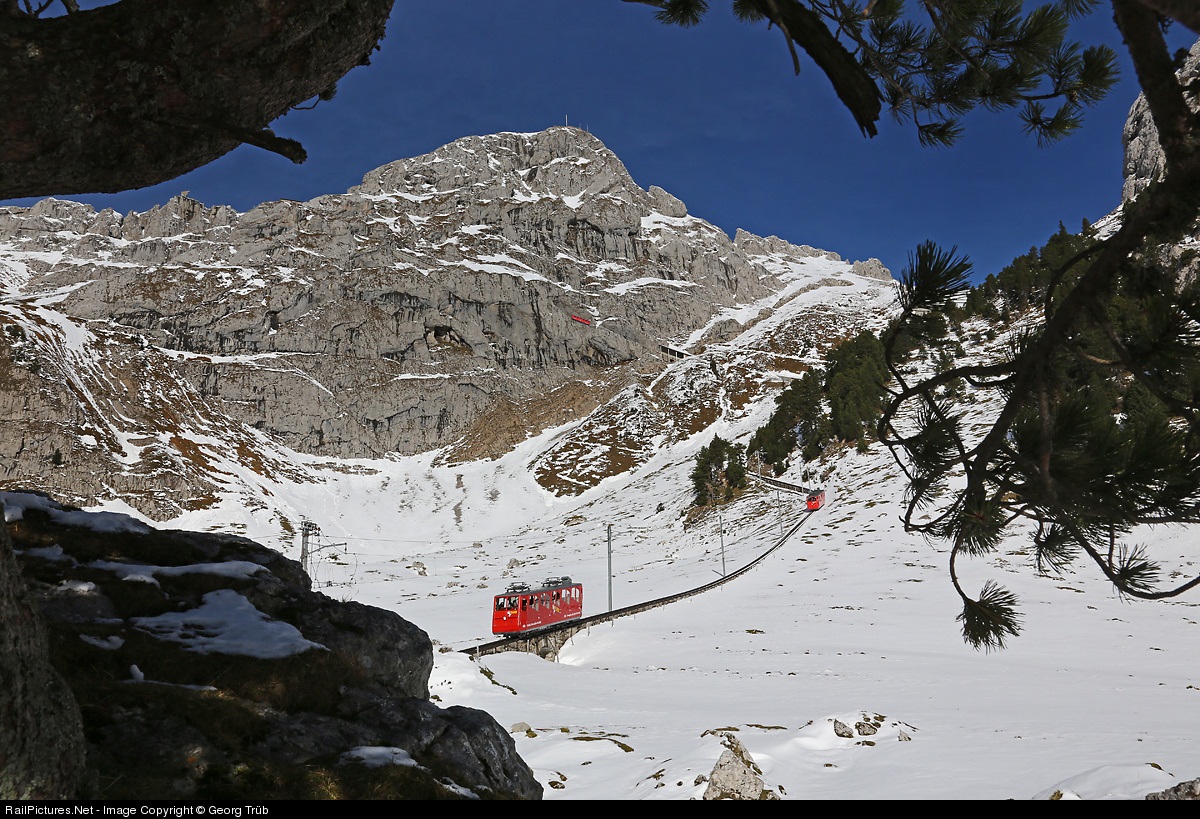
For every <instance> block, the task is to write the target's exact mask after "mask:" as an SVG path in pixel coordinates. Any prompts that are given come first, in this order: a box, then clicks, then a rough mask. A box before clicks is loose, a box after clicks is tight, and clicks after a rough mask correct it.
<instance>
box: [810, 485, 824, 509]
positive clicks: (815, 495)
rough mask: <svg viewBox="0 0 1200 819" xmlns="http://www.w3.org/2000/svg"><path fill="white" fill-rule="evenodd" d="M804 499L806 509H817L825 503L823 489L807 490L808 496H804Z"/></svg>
mask: <svg viewBox="0 0 1200 819" xmlns="http://www.w3.org/2000/svg"><path fill="white" fill-rule="evenodd" d="M806 501H807V503H808V511H810V512H815V511H817V510H818V509H820V508H821V507H822V506H824V505H825V490H824V489H820V490H818V491H816V492H809V493H808V498H806Z"/></svg>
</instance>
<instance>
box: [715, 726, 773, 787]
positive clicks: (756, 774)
mask: <svg viewBox="0 0 1200 819" xmlns="http://www.w3.org/2000/svg"><path fill="white" fill-rule="evenodd" d="M724 743H725V750H724V751H722V752H721V756H720V758H719V759H718V760H717V764H716V766H714V767H713V769H712V773H711V774H709V776H708V787H707V788H705V789H704V797H703V798H704V799H705V800H717V799H736V800H747V799H753V800H763V799H778V798H779V796H778V795H777V794H775V793H774V792H773V791H770V790H767V789H766V788H765V787H764V786H763V780H762V770H761V769H760V768H759V767H758V765H756V764H755V762H754V758H753V757H751V756H750V752H749V751H747V750H746V748H745V746H744V745H742V743H740V742H739V741H738V739H737V737H735V736H734V735H733V734H725V740H724ZM698 783H699V782H697V784H698Z"/></svg>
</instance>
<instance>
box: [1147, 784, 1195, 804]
mask: <svg viewBox="0 0 1200 819" xmlns="http://www.w3.org/2000/svg"><path fill="white" fill-rule="evenodd" d="M1146 798H1147V799H1154V800H1170V801H1176V800H1184V799H1187V800H1191V799H1200V779H1192V780H1189V781H1188V782H1180V783H1179V784H1178V785H1176V786H1175V787H1173V788H1167V789H1166V790H1165V791H1157V792H1156V793H1148V794H1146Z"/></svg>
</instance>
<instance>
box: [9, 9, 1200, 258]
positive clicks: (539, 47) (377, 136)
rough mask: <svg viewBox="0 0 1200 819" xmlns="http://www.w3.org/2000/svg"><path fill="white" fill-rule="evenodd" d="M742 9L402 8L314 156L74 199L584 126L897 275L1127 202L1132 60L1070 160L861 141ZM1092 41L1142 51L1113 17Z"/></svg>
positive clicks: (725, 217)
mask: <svg viewBox="0 0 1200 819" xmlns="http://www.w3.org/2000/svg"><path fill="white" fill-rule="evenodd" d="M728 6H729V4H728V3H727V2H724V0H718V2H715V3H713V10H712V12H710V14H709V16H708V17H707V18H706V19H705V20H704V22H703V23H702V24H701V25H700V26H698V27H696V28H692V29H680V28H675V27H667V26H663V25H660V24H658V23H656V22H655V21H654V19H653V9H651V8H650V7H648V6H644V5H641V4H638V3H624V2H620V0H570V2H562V0H456V2H454V3H446V2H444V1H443V0H397V3H396V7H395V10H394V12H393V14H392V19H391V22H390V24H389V27H388V34H387V37H386V38H385V39H384V40H383V42H382V48H381V50H380V51H379V52H377V53H376V54H375V55H374V57H373V64H372V65H371V66H370V67H365V68H358V69H355V70H354V71H352V72H351V73H350V74H349V75H347V77H345V78H344V79H343V80H342V82H341V83H340V84H339V90H338V95H337V97H336V98H335V99H333V100H332V101H329V102H322V103H321V104H319V105H318V106H317V107H316V108H315V109H314V110H311V111H296V112H293V113H291V114H289V115H287V116H286V117H283V118H282V119H280V120H277V121H276V123H275V125H274V128H275V131H276V133H278V134H280V135H282V136H288V137H292V138H295V139H299V140H300V141H301V142H302V143H303V144H304V145H305V147H306V148H307V150H308V154H309V160H308V162H306V163H305V164H303V165H294V164H292V163H291V162H289V161H287V160H286V159H283V158H282V157H278V156H275V155H273V154H270V153H267V152H265V151H262V150H260V149H257V148H252V147H246V146H243V147H242V148H239V149H238V150H236V151H234V152H233V153H231V154H229V155H227V156H225V157H223V158H222V159H220V160H218V161H217V162H214V163H212V164H210V165H209V166H207V167H205V168H202V169H200V170H198V171H195V172H193V173H191V174H188V175H186V176H183V177H180V178H178V179H175V180H172V181H170V182H167V183H164V184H162V185H158V186H155V187H151V188H145V189H143V190H140V191H133V192H128V193H124V194H117V195H106V196H71V197H69V198H72V199H78V200H82V201H88V202H91V203H93V204H95V205H96V206H97V207H105V206H109V207H114V208H116V209H117V210H120V211H128V210H146V209H148V208H150V207H152V206H153V205H155V204H158V203H161V202H163V201H165V200H166V199H167V198H169V197H170V196H173V195H175V194H177V193H179V192H180V191H181V190H189V191H190V192H191V195H192V196H193V197H194V198H197V199H199V200H200V201H202V202H205V203H206V204H209V205H216V204H230V205H233V206H234V207H235V208H237V209H239V210H246V209H248V208H250V207H253V206H254V205H255V204H257V203H258V202H261V201H265V200H270V199H279V198H291V199H309V198H312V197H314V196H318V195H320V194H323V193H338V192H343V191H345V190H346V189H347V188H348V187H350V186H351V185H355V184H357V183H358V182H359V181H360V180H361V178H362V176H363V174H364V173H366V172H367V171H369V170H371V169H373V168H375V167H377V166H379V165H382V164H385V163H387V162H390V161H392V160H395V159H399V158H402V157H407V156H414V155H417V154H422V153H426V152H428V151H431V150H433V149H435V148H437V147H438V146H440V145H443V144H445V143H447V142H450V141H452V140H454V139H456V138H458V137H461V136H466V135H469V134H486V133H493V132H497V131H536V130H540V129H542V128H546V127H549V126H552V125H561V124H562V123H563V122H564V118H566V119H567V120H568V121H569V122H570V123H571V124H572V125H579V126H583V127H586V128H587V129H588V130H590V131H591V132H592V133H593V134H595V135H596V136H597V137H599V138H600V139H601V140H603V141H604V143H605V144H606V145H608V147H609V148H611V149H612V150H613V151H614V152H615V153H616V154H617V155H618V156H619V157H620V158H621V159H622V161H624V163H625V165H626V167H628V168H629V171H630V173H631V174H632V175H633V178H634V179H635V180H636V181H637V183H638V184H639V185H641V186H642V187H649V186H650V185H659V186H660V187H663V188H665V189H666V190H668V191H670V192H671V193H673V194H675V195H676V196H678V197H679V198H680V199H682V200H683V201H684V202H685V203H686V204H687V206H688V209H689V211H690V212H691V213H692V214H693V215H695V216H699V217H701V218H704V219H707V220H709V221H711V222H713V223H715V224H717V225H718V226H720V227H721V228H723V229H724V230H726V231H727V232H728V233H730V234H732V233H733V232H734V231H735V230H736V229H737V228H739V227H741V228H744V229H746V230H749V231H751V232H753V233H757V234H760V235H770V234H774V235H777V236H780V237H782V238H784V239H787V240H789V241H792V242H795V243H798V244H810V245H814V246H816V247H821V248H824V249H827V250H834V251H837V252H838V253H840V254H842V255H843V256H844V257H846V258H851V259H863V258H867V257H870V256H875V257H878V258H880V259H882V260H883V261H884V263H885V264H887V265H888V266H889V267H890V268H891V269H892V270H893V272H894V273H896V274H899V271H900V269H901V268H902V267H903V265H904V263H905V261H906V259H907V255H908V253H909V252H910V251H911V250H913V249H914V248H915V247H916V245H917V244H918V243H919V242H921V241H923V240H925V239H933V240H935V241H937V242H939V243H941V244H943V245H946V246H950V245H957V246H958V248H959V250H960V252H963V253H966V254H967V255H968V256H970V257H971V259H972V260H973V261H974V262H975V265H976V275H977V277H981V276H983V275H986V274H987V273H989V272H994V271H996V270H998V269H999V268H1000V267H1002V266H1003V265H1004V264H1005V263H1007V262H1008V261H1009V260H1011V259H1012V258H1013V257H1014V256H1015V255H1018V254H1020V253H1024V252H1025V251H1027V250H1028V249H1029V248H1030V247H1031V246H1033V245H1035V244H1041V243H1042V242H1043V241H1044V240H1045V239H1046V238H1047V237H1048V236H1049V235H1050V234H1051V233H1053V232H1054V231H1055V230H1056V229H1057V227H1058V223H1059V222H1060V221H1061V222H1063V223H1064V224H1065V225H1066V226H1067V228H1068V229H1070V230H1072V231H1073V230H1076V229H1078V228H1079V226H1080V223H1081V221H1082V220H1083V219H1085V218H1086V219H1089V220H1091V221H1095V220H1096V219H1099V218H1100V217H1102V216H1104V215H1105V214H1106V213H1108V212H1109V211H1110V210H1112V209H1113V208H1114V207H1116V205H1117V204H1118V202H1119V200H1120V190H1121V150H1122V149H1121V127H1122V125H1123V123H1124V119H1125V116H1126V114H1127V113H1128V110H1129V107H1130V105H1131V104H1132V103H1133V100H1134V97H1135V96H1136V93H1137V87H1136V84H1135V83H1133V82H1132V81H1131V80H1130V79H1128V78H1130V77H1132V71H1131V70H1129V69H1128V66H1127V65H1124V66H1123V67H1124V69H1125V70H1124V72H1123V82H1122V83H1121V84H1120V85H1119V86H1118V87H1117V88H1116V89H1115V90H1114V91H1113V92H1112V93H1111V94H1110V96H1109V97H1108V98H1107V99H1106V100H1105V101H1104V102H1102V103H1101V104H1100V106H1098V107H1097V108H1095V109H1092V111H1091V112H1090V114H1089V115H1088V117H1087V120H1086V123H1085V127H1084V129H1083V131H1082V133H1080V134H1077V135H1076V136H1074V137H1071V138H1070V139H1068V140H1066V141H1064V142H1063V143H1060V144H1058V145H1056V146H1053V147H1051V148H1038V147H1037V146H1036V145H1035V144H1034V141H1033V140H1032V139H1030V138H1029V137H1026V136H1025V135H1024V134H1023V133H1022V132H1021V128H1020V122H1019V120H1018V119H1017V116H1016V114H1015V113H1002V114H990V113H978V114H973V115H972V116H970V117H969V118H968V120H967V123H966V125H967V132H966V135H965V137H964V138H963V140H962V141H961V142H960V144H959V145H957V146H955V147H954V148H950V149H928V148H921V147H920V146H919V145H918V144H917V139H916V133H915V130H914V129H913V128H912V127H911V125H909V126H905V125H900V124H897V123H895V122H893V121H891V120H890V119H887V120H885V121H883V122H882V123H881V128H880V135H879V136H878V137H876V138H874V139H870V140H868V139H865V138H864V137H862V136H861V135H860V134H859V131H858V128H857V127H856V126H855V125H854V122H853V120H852V118H851V117H850V115H849V113H848V112H846V111H845V109H843V108H842V106H841V105H840V103H838V101H837V100H836V98H835V97H834V96H833V92H832V90H831V89H830V87H829V83H828V81H827V80H826V79H825V77H824V75H823V74H821V72H820V71H819V70H818V69H817V68H816V66H814V65H813V64H812V63H811V62H809V61H807V59H804V60H803V65H802V73H801V75H800V76H799V77H796V76H795V75H794V74H793V73H792V67H791V59H790V57H789V55H788V52H787V48H786V46H785V44H784V42H783V38H782V35H781V34H780V33H779V32H778V31H776V30H768V29H767V28H766V27H765V26H763V25H755V26H747V25H745V24H742V23H738V22H737V21H736V20H734V19H733V18H732V16H731V14H730V12H729V9H728ZM1077 28H1078V29H1079V33H1078V37H1079V38H1080V39H1081V40H1083V41H1085V42H1086V43H1092V42H1108V43H1110V44H1112V45H1113V46H1114V47H1116V48H1117V49H1118V53H1119V54H1120V55H1121V57H1122V59H1123V58H1124V52H1123V49H1122V48H1121V47H1120V40H1119V37H1118V35H1117V33H1116V30H1115V27H1114V26H1113V24H1112V22H1111V19H1110V12H1109V11H1108V10H1107V8H1105V7H1103V6H1102V7H1101V9H1100V10H1099V11H1097V12H1096V13H1095V14H1094V15H1092V16H1091V17H1090V18H1087V19H1086V20H1085V21H1083V22H1082V23H1081V24H1079V25H1077ZM1176 28H1179V27H1176ZM1185 43H1186V41H1185V40H1181V42H1179V43H1177V45H1183V44H1185ZM885 116H886V115H885ZM15 201H16V203H18V204H27V203H29V202H32V201H34V200H15Z"/></svg>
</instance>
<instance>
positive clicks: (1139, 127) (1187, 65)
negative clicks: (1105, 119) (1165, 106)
mask: <svg viewBox="0 0 1200 819" xmlns="http://www.w3.org/2000/svg"><path fill="white" fill-rule="evenodd" d="M1179 76H1180V77H1181V78H1183V79H1185V80H1186V79H1193V80H1194V79H1196V78H1197V77H1200V40H1198V41H1197V42H1196V43H1195V44H1194V45H1193V46H1192V49H1191V51H1190V52H1189V54H1188V56H1187V59H1186V60H1185V61H1184V65H1183V69H1182V70H1181V71H1180V72H1179ZM1190 99H1191V103H1190V104H1191V106H1192V110H1193V111H1196V110H1198V107H1200V103H1198V102H1197V97H1196V96H1195V95H1191V96H1190ZM1122 141H1123V143H1124V145H1125V164H1124V174H1125V185H1124V188H1123V189H1122V193H1121V199H1122V201H1123V202H1131V201H1133V200H1134V199H1135V198H1137V195H1138V194H1139V193H1141V192H1142V191H1143V190H1145V188H1146V186H1147V185H1149V184H1150V182H1152V181H1153V180H1155V179H1158V178H1159V177H1160V176H1162V173H1163V168H1164V167H1165V160H1164V159H1163V153H1162V146H1161V145H1160V144H1159V142H1158V129H1157V128H1156V127H1155V125H1154V120H1153V119H1152V118H1151V116H1150V106H1149V105H1148V104H1147V103H1146V96H1145V95H1144V94H1139V95H1138V98H1137V99H1136V100H1134V103H1133V106H1132V107H1131V108H1130V109H1129V116H1128V117H1127V118H1126V120H1125V130H1124V131H1123V132H1122Z"/></svg>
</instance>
